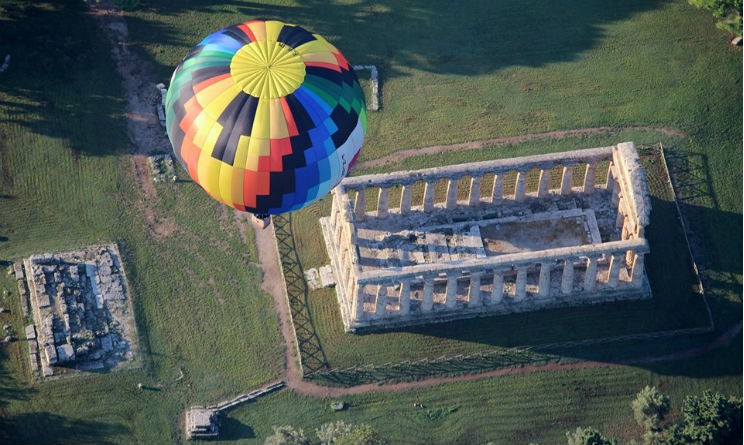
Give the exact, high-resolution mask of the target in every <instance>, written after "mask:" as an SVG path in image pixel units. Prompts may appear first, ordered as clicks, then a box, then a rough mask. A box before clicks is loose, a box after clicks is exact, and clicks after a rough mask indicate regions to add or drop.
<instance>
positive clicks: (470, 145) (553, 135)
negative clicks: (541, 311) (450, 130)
mask: <svg viewBox="0 0 744 445" xmlns="http://www.w3.org/2000/svg"><path fill="white" fill-rule="evenodd" d="M623 130H638V131H656V132H659V133H661V134H663V135H665V136H671V137H680V138H681V137H685V134H684V133H682V132H681V131H679V130H675V129H674V128H663V127H651V126H633V127H591V128H577V129H575V130H560V131H548V132H545V133H529V134H522V135H517V136H503V137H498V138H493V139H485V140H482V141H473V142H463V143H459V144H450V145H432V146H429V147H421V148H413V149H410V150H402V151H398V152H395V153H393V154H391V155H388V156H383V157H381V158H377V159H372V160H370V161H364V162H360V163H358V164H357V165H356V168H357V169H362V168H375V167H382V166H383V165H387V164H392V163H395V162H400V161H401V160H403V159H407V158H412V157H414V156H421V155H432V154H438V153H445V152H450V151H462V150H477V149H481V148H486V147H493V146H495V145H505V144H516V143H520V142H527V141H532V140H539V139H563V138H567V137H579V136H596V135H612V134H616V133H618V132H620V131H623Z"/></svg>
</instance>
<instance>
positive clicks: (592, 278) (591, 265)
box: [584, 258, 597, 292]
mask: <svg viewBox="0 0 744 445" xmlns="http://www.w3.org/2000/svg"><path fill="white" fill-rule="evenodd" d="M596 287H597V258H587V259H586V273H585V274H584V290H585V291H586V292H591V291H593V290H594V288H596Z"/></svg>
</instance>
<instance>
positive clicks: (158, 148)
mask: <svg viewBox="0 0 744 445" xmlns="http://www.w3.org/2000/svg"><path fill="white" fill-rule="evenodd" d="M88 7H89V8H90V14H91V15H92V16H93V17H94V18H95V19H96V21H97V22H98V24H99V26H100V27H101V29H103V31H104V32H105V33H106V34H107V35H108V36H109V39H110V40H111V43H112V48H111V58H112V59H113V61H114V63H115V64H116V70H117V71H118V72H119V75H120V76H121V82H122V92H123V94H124V96H125V97H126V99H127V109H126V133H127V136H128V137H129V141H130V144H131V149H132V157H131V161H132V167H133V168H134V172H135V174H136V176H137V183H138V184H139V186H140V189H141V190H142V194H143V196H142V198H143V199H138V200H137V201H136V203H135V205H136V206H137V207H138V209H139V210H140V211H141V212H142V214H143V215H144V216H145V222H146V224H147V226H148V229H149V230H150V231H151V232H152V233H153V234H154V235H155V236H156V237H162V236H167V235H169V234H170V233H171V232H172V231H173V225H174V221H173V220H172V218H168V217H166V216H162V215H157V214H156V212H155V210H154V209H153V206H151V205H149V204H148V201H150V200H151V199H153V198H154V197H155V196H156V194H157V189H156V188H155V186H154V184H153V182H152V178H151V175H150V166H149V165H148V161H147V158H148V156H149V155H150V154H152V153H158V152H169V151H170V145H169V144H168V139H167V137H166V135H165V132H164V130H163V128H162V127H161V125H160V120H159V119H158V115H157V109H156V104H157V102H158V96H159V94H160V93H159V92H158V90H157V89H156V88H155V85H156V84H157V83H158V81H157V79H156V78H155V76H154V75H153V74H152V73H151V72H150V71H149V70H148V66H147V64H145V63H143V62H142V60H140V58H139V57H138V56H137V55H136V54H135V53H134V52H132V51H130V49H129V43H128V39H129V30H128V28H127V23H126V21H125V20H124V17H123V16H122V13H121V10H119V9H118V8H116V7H114V6H113V5H112V3H111V1H110V0H96V1H93V0H90V1H89V2H88Z"/></svg>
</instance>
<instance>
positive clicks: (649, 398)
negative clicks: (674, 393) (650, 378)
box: [631, 386, 670, 431]
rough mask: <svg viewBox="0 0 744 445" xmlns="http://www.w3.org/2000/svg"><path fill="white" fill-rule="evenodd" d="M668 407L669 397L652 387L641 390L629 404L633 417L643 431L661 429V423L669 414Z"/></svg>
mask: <svg viewBox="0 0 744 445" xmlns="http://www.w3.org/2000/svg"><path fill="white" fill-rule="evenodd" d="M669 406H670V405H669V397H667V396H666V395H665V394H663V393H662V392H661V391H659V390H658V389H657V388H656V387H653V386H646V387H645V388H643V389H642V390H641V391H640V392H639V393H638V395H637V396H636V398H635V400H633V403H631V407H632V408H633V416H634V417H635V420H636V422H638V425H640V426H641V427H642V428H643V429H644V430H645V431H659V430H660V429H661V421H662V420H664V416H665V415H666V414H667V413H668V412H669Z"/></svg>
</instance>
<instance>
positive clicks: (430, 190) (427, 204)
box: [424, 181, 437, 212]
mask: <svg viewBox="0 0 744 445" xmlns="http://www.w3.org/2000/svg"><path fill="white" fill-rule="evenodd" d="M436 188H437V183H436V181H434V182H431V181H426V186H424V212H431V210H432V209H433V208H434V190H435V189H436Z"/></svg>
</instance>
